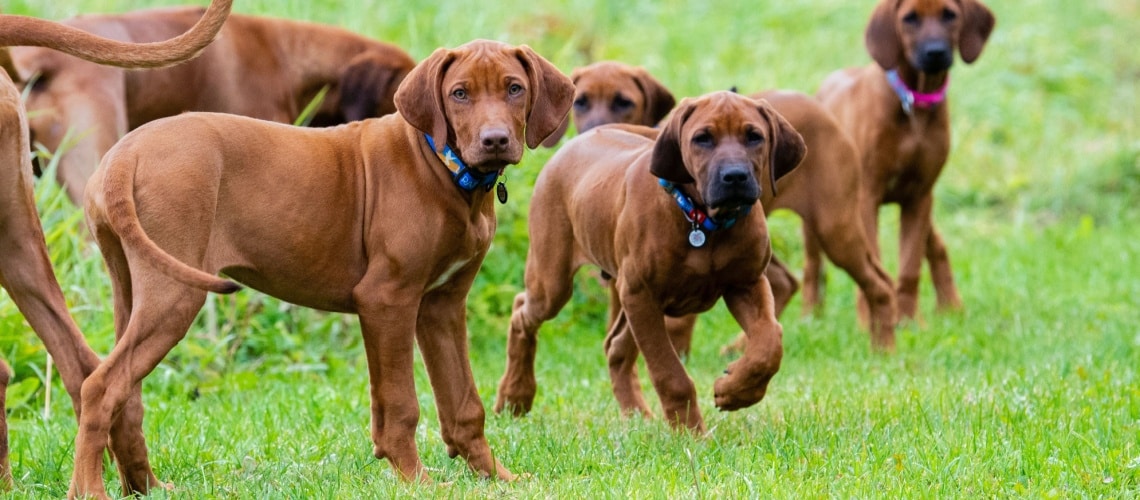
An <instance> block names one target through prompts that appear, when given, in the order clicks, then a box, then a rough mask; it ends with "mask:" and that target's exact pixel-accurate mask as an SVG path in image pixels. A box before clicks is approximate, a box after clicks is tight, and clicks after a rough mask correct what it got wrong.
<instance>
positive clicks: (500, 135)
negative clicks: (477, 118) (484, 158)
mask: <svg viewBox="0 0 1140 500" xmlns="http://www.w3.org/2000/svg"><path fill="white" fill-rule="evenodd" d="M479 143H480V145H482V146H483V151H484V152H485V153H488V154H500V153H505V152H506V151H507V149H508V148H510V145H511V134H510V132H508V131H507V129H505V128H499V127H493V128H486V129H483V130H481V131H480V132H479Z"/></svg>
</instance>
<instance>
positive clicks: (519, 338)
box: [495, 92, 804, 432]
mask: <svg viewBox="0 0 1140 500" xmlns="http://www.w3.org/2000/svg"><path fill="white" fill-rule="evenodd" d="M654 136H656V134H654V133H653V131H652V130H649V129H645V130H642V131H637V130H632V131H631V128H630V127H628V126H622V127H618V126H611V127H600V128H598V129H596V130H594V131H591V132H589V133H586V134H583V135H580V136H578V137H577V138H575V139H574V140H572V141H570V142H569V143H567V144H566V145H565V146H563V147H562V149H560V150H559V151H558V153H556V154H555V155H554V157H553V158H551V160H550V162H548V163H547V164H546V166H545V167H544V168H543V170H542V173H541V174H540V175H539V178H538V180H537V181H536V182H535V191H534V197H533V198H532V200H531V206H530V222H529V228H530V249H529V250H528V252H527V260H526V291H524V292H523V293H521V294H519V295H518V296H517V297H515V304H514V311H513V312H512V314H511V326H510V331H509V333H508V345H507V356H508V359H507V370H506V373H504V374H503V378H502V380H501V381H500V382H499V394H498V397H497V399H496V402H495V411H502V410H505V409H509V410H510V411H513V412H514V413H515V414H522V413H525V412H527V411H529V410H530V408H531V405H532V403H533V402H534V395H535V387H536V382H535V378H534V356H535V349H536V342H537V335H538V328H539V327H540V326H541V325H542V323H543V322H545V321H546V320H549V319H550V318H553V317H554V316H555V315H556V314H558V311H559V310H560V309H561V308H562V307H563V306H564V305H565V304H566V302H567V301H568V300H569V299H570V294H571V292H572V290H573V286H572V284H573V282H572V278H573V275H574V272H575V271H577V269H578V268H579V267H581V266H582V265H585V264H593V265H595V266H598V267H599V268H601V269H602V271H604V272H605V273H607V274H609V275H610V276H612V277H613V279H612V283H611V287H612V289H613V291H614V294H613V296H614V299H615V304H614V307H615V309H616V310H618V311H619V313H618V314H617V318H616V320H615V321H614V322H613V326H612V327H611V329H610V332H609V334H608V335H607V338H606V346H607V355H608V356H609V363H610V367H611V375H613V374H617V373H620V374H622V375H623V376H622V377H615V378H613V384H614V394H615V396H617V398H618V401H619V403H620V404H621V407H622V409H623V410H624V411H640V412H642V413H643V414H646V415H649V414H651V412H650V410H649V407H648V405H647V404H646V403H645V400H644V399H643V398H642V396H641V391H640V385H639V383H638V381H637V377H636V373H635V372H634V371H633V370H632V368H631V367H630V366H629V365H630V364H632V363H633V362H634V361H635V360H636V355H637V348H640V350H641V352H643V353H644V355H645V362H646V365H647V366H648V368H649V373H650V377H651V378H652V380H653V386H654V388H656V389H657V393H658V395H659V396H660V399H661V405H662V406H663V409H664V412H665V418H667V419H668V420H669V422H670V423H671V424H673V425H674V426H676V427H688V428H690V429H692V430H694V431H698V432H701V431H703V430H704V420H703V419H702V418H701V412H700V409H699V408H698V404H697V398H696V389H695V387H694V386H693V381H692V379H690V378H689V376H688V374H687V373H686V372H685V367H684V366H683V365H682V364H681V360H680V358H679V357H678V355H677V351H676V350H675V349H674V348H673V345H672V343H671V342H670V339H669V336H668V334H667V333H666V330H665V321H664V318H665V316H666V315H670V316H683V315H688V314H694V313H699V312H702V311H706V310H708V309H709V308H711V307H712V306H713V304H715V303H716V302H717V300H719V299H720V298H721V297H723V298H724V301H725V303H726V304H727V305H728V309H729V311H731V312H732V315H733V317H735V318H736V321H737V322H738V323H739V324H740V326H741V327H742V328H743V329H744V332H745V334H747V335H748V342H747V347H746V349H745V351H744V356H743V357H742V358H741V359H739V360H737V361H735V362H733V363H732V364H730V365H729V367H728V370H727V371H726V375H725V376H724V377H721V378H720V379H719V380H717V382H716V384H715V386H714V393H715V398H716V405H717V406H718V407H719V408H721V409H724V410H735V409H739V408H743V407H746V406H749V405H752V404H754V403H756V402H758V401H760V400H761V399H762V398H763V397H764V394H765V392H766V391H767V387H768V382H769V381H770V380H771V378H772V376H773V375H775V374H776V371H777V370H779V368H780V360H781V358H782V356H783V347H782V346H783V344H782V340H781V337H782V329H781V328H780V324H779V323H778V322H777V321H776V315H775V307H774V303H773V300H772V291H771V289H770V287H769V284H768V280H767V278H765V277H764V268H765V267H766V266H767V265H768V260H769V258H770V256H771V247H770V246H769V242H768V231H767V226H766V225H765V221H764V216H763V212H762V211H761V210H756V211H755V212H756V213H753V214H749V211H751V210H752V208H753V206H754V205H755V204H756V203H757V201H758V200H759V199H760V196H761V191H762V190H763V191H769V190H771V189H773V186H774V184H775V182H776V180H777V179H779V178H780V177H782V176H784V175H785V174H787V173H788V172H790V171H791V170H792V169H793V168H795V167H796V165H798V164H799V163H800V160H801V159H803V155H804V143H803V139H802V138H801V137H800V135H799V134H798V133H796V131H795V130H794V129H793V128H792V127H791V126H790V125H789V124H788V122H787V121H785V120H784V119H783V118H781V117H780V115H779V114H778V113H776V112H775V111H774V110H773V109H772V107H771V106H769V105H768V103H767V102H765V101H762V100H754V99H750V98H747V97H744V96H741V95H739V94H734V93H731V92H717V93H713V94H709V95H706V96H703V97H700V98H696V99H686V100H684V101H682V102H681V104H680V106H678V109H677V111H676V112H674V113H673V115H672V118H671V119H670V120H669V121H668V122H666V124H665V126H664V129H663V130H662V131H661V133H660V135H659V136H658V137H656V140H654V139H652V138H651V137H654ZM635 340H636V347H632V346H633V344H634V341H635ZM630 353H632V356H631V355H630Z"/></svg>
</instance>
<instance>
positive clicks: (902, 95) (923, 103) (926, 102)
mask: <svg viewBox="0 0 1140 500" xmlns="http://www.w3.org/2000/svg"><path fill="white" fill-rule="evenodd" d="M887 83H889V84H890V85H891V88H892V89H894V91H895V93H896V94H898V96H899V101H900V102H902V107H903V111H906V114H908V115H909V114H911V113H913V112H914V108H924V109H925V108H933V107H934V106H936V105H938V104H941V103H942V101H945V100H946V88H947V87H949V86H950V75H946V82H945V83H943V84H942V88H940V89H938V90H936V91H934V92H931V93H928V94H924V93H922V92H915V91H914V90H912V89H911V88H910V87H908V86H907V85H906V82H904V81H902V78H900V77H899V72H898V70H896V69H892V70H890V71H887Z"/></svg>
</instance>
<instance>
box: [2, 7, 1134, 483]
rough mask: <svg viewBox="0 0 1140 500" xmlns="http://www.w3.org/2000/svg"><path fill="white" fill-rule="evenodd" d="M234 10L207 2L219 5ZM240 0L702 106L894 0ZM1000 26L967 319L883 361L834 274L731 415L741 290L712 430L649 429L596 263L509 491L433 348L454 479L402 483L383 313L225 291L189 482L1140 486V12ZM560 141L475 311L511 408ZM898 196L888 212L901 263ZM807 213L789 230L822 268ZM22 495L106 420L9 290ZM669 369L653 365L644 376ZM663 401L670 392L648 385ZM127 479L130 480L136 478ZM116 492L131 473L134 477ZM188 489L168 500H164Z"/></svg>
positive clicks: (766, 82) (518, 450)
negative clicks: (627, 413)
mask: <svg viewBox="0 0 1140 500" xmlns="http://www.w3.org/2000/svg"><path fill="white" fill-rule="evenodd" d="M175 3H176V2H169V1H147V0H138V1H111V0H58V1H55V2H50V3H48V2H28V1H26V0H13V1H10V2H8V3H7V4H6V5H5V6H4V11H5V12H6V13H17V14H28V15H35V16H40V17H45V18H51V19H60V18H63V17H67V16H70V15H74V14H77V13H81V12H114V11H123V10H129V9H134V8H142V7H146V6H150V5H160V4H161V5H171V4H175ZM198 3H204V2H198ZM236 4H237V5H236V7H235V11H237V12H242V13H250V14H266V15H274V16H282V17H290V18H296V19H306V20H312V21H319V22H327V23H332V24H337V25H340V26H343V27H345V28H348V29H351V30H353V31H357V32H360V33H363V34H366V35H369V36H374V37H376V38H379V39H382V40H387V41H391V42H394V43H396V44H398V45H400V46H402V47H404V48H405V49H406V50H407V51H408V52H409V53H411V54H412V55H413V57H415V58H417V59H420V58H423V57H425V56H427V55H428V54H429V53H430V52H431V50H433V49H434V48H436V47H439V46H456V45H459V44H462V43H464V42H466V41H468V40H470V39H472V38H492V39H499V40H503V41H507V42H510V43H519V44H521V43H526V44H529V45H531V46H532V47H534V48H535V49H536V50H537V51H538V52H539V53H541V54H543V55H544V56H546V57H547V58H548V59H550V60H551V61H553V62H554V63H555V64H556V65H558V66H559V67H560V68H561V69H562V70H563V71H565V72H567V73H569V72H570V71H571V70H572V69H573V68H574V67H576V66H579V65H583V64H586V63H587V62H589V61H592V60H599V59H617V60H621V61H625V62H628V63H633V64H637V65H641V66H644V67H646V68H647V69H648V70H649V71H650V72H651V73H653V74H654V75H656V76H657V77H658V78H659V79H660V80H661V81H662V82H664V83H665V84H666V85H668V86H669V87H670V88H671V89H672V90H673V92H674V93H675V94H676V95H678V96H687V95H697V94H700V93H704V92H707V91H711V90H717V89H726V88H729V87H731V86H736V87H738V88H739V89H740V90H741V91H746V92H751V91H755V90H761V89H765V88H772V87H781V88H789V89H796V90H801V91H804V92H809V93H810V92H814V90H815V88H816V86H817V84H818V83H819V82H820V81H821V80H822V79H823V78H824V77H825V76H826V75H827V74H828V73H829V72H830V71H832V70H834V69H837V68H840V67H843V66H851V65H860V64H866V63H867V62H869V57H868V56H867V55H866V52H865V50H864V49H863V46H862V30H863V26H864V24H865V22H866V19H867V16H868V14H869V12H870V10H871V8H872V5H873V3H872V2H871V1H866V0H865V1H862V2H850V1H841V0H802V1H799V2H769V3H762V4H755V3H754V4H744V3H741V2H705V3H698V2H677V1H664V2H650V1H646V0H632V1H625V2H615V1H606V0H578V1H575V0H554V1H550V2H524V1H519V0H501V1H499V2H478V3H477V2H472V1H468V0H463V1H455V2H434V1H421V2H407V3H395V2H377V1H374V0H362V1H358V2H333V1H329V0H314V1H309V2H303V1H292V0H248V1H247V0H238V1H237V2H236ZM990 6H991V8H992V9H993V10H994V12H995V14H996V16H997V19H998V26H997V30H996V31H995V33H994V35H993V37H992V38H991V39H990V43H989V45H988V46H987V48H986V50H985V52H983V54H982V57H981V58H980V59H979V60H978V61H977V63H975V64H974V65H972V66H966V65H963V64H961V63H960V62H959V63H958V66H956V67H955V70H954V79H953V83H952V85H951V87H950V98H951V100H952V101H953V104H952V105H953V112H952V117H953V127H954V148H953V152H952V154H951V158H950V162H949V165H948V166H947V167H946V169H945V171H944V173H943V177H942V179H941V180H940V183H939V185H938V187H937V190H936V196H937V203H936V209H935V220H936V223H937V224H938V226H939V228H940V230H941V231H942V233H943V235H944V237H945V239H946V241H947V244H948V245H949V250H950V254H951V259H952V262H953V264H954V266H955V272H956V278H957V281H958V284H959V287H960V291H961V293H962V297H963V300H964V302H965V310H964V311H962V312H958V313H952V314H939V313H936V312H935V311H934V310H933V302H934V300H933V293H932V290H931V289H930V286H929V281H928V280H926V279H925V277H924V281H923V290H922V292H923V294H922V302H921V313H922V320H921V321H918V322H911V323H905V324H903V325H902V326H901V327H900V329H899V332H898V335H899V346H898V351H897V353H895V354H893V355H882V354H875V353H873V352H871V350H870V346H869V339H868V337H867V334H866V332H864V331H861V330H859V329H858V328H857V327H856V326H855V314H854V285H853V283H852V282H851V280H850V279H849V278H848V277H847V276H846V275H845V274H843V273H842V272H841V271H839V270H838V269H836V268H831V269H829V272H828V278H829V279H828V281H827V288H826V297H827V307H826V309H825V310H824V311H823V312H822V313H821V314H818V315H811V316H801V315H800V314H799V309H800V302H799V300H798V299H796V300H794V301H793V303H792V304H791V306H790V307H789V309H788V311H787V312H786V313H785V315H784V316H783V317H782V318H781V320H782V324H783V326H784V346H785V356H784V363H783V366H782V368H781V371H780V373H779V374H778V375H777V376H776V378H775V379H774V380H773V381H772V385H771V386H770V389H769V393H768V396H767V398H765V399H764V400H763V401H762V402H761V403H759V404H758V405H756V406H754V407H752V408H748V409H745V410H741V411H738V412H733V413H720V412H717V411H716V409H715V407H713V404H712V383H713V380H714V379H715V378H716V377H717V376H718V375H719V374H720V373H721V371H722V370H723V368H724V366H725V365H726V364H727V362H728V361H730V359H728V358H725V357H722V356H721V355H720V354H719V348H720V346H721V345H722V344H724V343H726V342H727V341H729V340H730V339H731V338H732V337H733V336H734V335H735V334H736V332H737V331H738V329H737V327H736V325H735V324H734V323H733V321H732V319H731V318H730V316H729V315H728V314H727V312H726V311H725V310H724V308H723V306H718V307H717V308H716V309H714V310H713V311H712V312H711V313H709V314H707V315H705V316H703V317H702V319H701V322H700V323H699V324H698V330H697V334H696V337H695V339H694V350H693V353H692V355H691V356H690V357H689V358H688V359H687V361H686V366H687V368H688V370H689V373H690V374H691V375H692V377H693V379H694V381H695V382H696V384H697V389H698V393H699V396H700V398H701V404H702V408H701V409H702V411H703V412H704V413H705V416H706V420H707V424H708V427H709V432H708V434H707V436H703V437H694V436H691V435H689V434H686V433H676V432H672V431H670V430H669V429H668V427H667V426H666V425H665V424H664V423H662V422H661V421H660V420H659V419H657V420H647V419H641V418H623V417H621V416H620V415H619V412H618V409H617V405H616V404H615V402H614V400H613V397H612V396H611V394H610V388H609V381H608V376H607V371H606V366H605V360H604V357H603V355H602V348H601V342H602V338H603V336H604V332H603V329H604V321H605V313H606V311H605V308H606V293H605V292H604V290H602V289H601V288H600V287H599V286H598V285H597V283H596V282H595V280H593V279H592V278H591V277H589V276H587V275H586V273H582V275H581V276H580V277H579V278H580V279H579V280H578V282H577V287H576V294H575V297H574V299H573V300H572V301H571V304H570V305H569V306H568V307H567V308H566V309H565V310H564V311H563V312H562V314H561V315H560V316H559V317H558V318H557V319H555V320H554V321H551V322H549V323H547V324H546V325H545V326H544V328H543V329H542V334H541V340H540V347H539V355H538V359H537V368H536V369H537V376H538V382H539V391H538V397H537V399H536V401H535V407H534V411H533V412H531V414H530V415H528V416H527V417H524V418H521V419H515V418H511V417H506V416H498V415H493V414H491V415H489V417H488V420H487V434H488V438H489V440H490V441H491V446H492V449H493V450H494V451H495V453H496V455H497V456H498V457H499V458H500V459H501V460H502V461H503V462H504V463H505V464H506V465H507V467H509V468H510V469H511V470H512V471H514V472H516V473H525V474H526V476H525V477H524V479H522V480H520V481H518V482H515V483H511V484H503V483H496V482H487V481H481V480H478V479H476V478H475V477H474V475H473V474H471V473H470V472H468V471H467V469H466V465H465V464H464V463H463V462H462V461H459V460H452V459H449V458H448V457H447V455H446V452H445V450H444V446H443V443H442V440H441V439H440V437H439V424H438V421H437V419H436V414H435V405H434V401H433V399H432V395H431V392H430V385H429V384H428V382H427V377H426V374H425V373H424V372H423V370H422V364H419V363H417V388H418V391H417V394H418V395H419V398H420V402H421V411H422V416H421V420H420V425H419V428H418V432H417V438H418V439H417V441H418V445H419V448H420V452H421V455H422V456H423V459H424V462H425V464H426V465H427V466H428V467H429V468H430V469H431V472H432V475H433V476H434V477H435V478H436V479H437V480H439V481H445V482H447V483H446V484H445V485H440V486H409V485H404V484H401V483H400V482H399V481H398V480H397V479H396V476H395V475H394V473H393V472H392V470H391V468H390V466H389V465H388V464H387V463H386V462H383V461H378V460H376V459H375V458H373V457H372V455H371V450H372V445H371V442H370V440H369V436H368V428H369V427H368V425H369V409H368V407H369V402H368V395H367V384H368V381H367V372H366V367H365V361H364V353H363V349H362V346H361V342H360V338H359V330H358V326H357V324H356V321H355V320H354V319H353V318H351V317H347V316H342V315H334V314H324V313H319V312H314V311H311V310H306V309H302V308H298V307H294V306H290V305H287V304H283V303H281V302H279V301H276V300H274V299H271V298H268V297H266V296H264V295H259V294H257V293H255V292H252V291H243V292H240V293H238V294H237V295H235V296H232V297H218V298H217V299H216V300H215V302H216V305H217V308H216V309H217V314H216V316H214V317H207V316H206V315H203V316H202V317H200V318H199V321H198V322H197V323H196V325H195V327H194V328H193V329H192V330H191V332H190V334H189V336H188V338H187V340H185V341H184V342H183V343H182V344H180V345H179V346H178V347H177V348H175V350H174V351H173V352H172V354H171V355H170V356H169V357H168V358H167V359H166V360H165V361H164V362H163V363H162V364H161V365H160V366H159V368H158V369H157V370H155V372H154V373H153V374H152V375H151V376H150V377H149V378H148V379H147V380H146V384H145V388H144V398H145V402H146V407H147V417H146V422H145V427H146V434H147V436H148V439H149V441H148V443H149V446H150V450H151V459H152V463H153V464H154V467H155V469H156V471H157V473H158V475H159V477H160V478H162V479H164V480H167V481H171V482H173V483H174V484H175V485H176V487H177V488H176V490H174V492H173V494H169V496H174V497H192V498H198V497H212V498H265V497H272V498H390V497H393V496H396V495H400V496H404V495H424V496H447V497H462V498H468V497H488V496H498V497H560V498H561V497H581V498H609V497H621V498H625V497H638V498H640V497H670V498H672V497H708V498H721V497H752V498H757V497H760V498H768V497H778V498H802V497H841V498H852V497H858V498H865V497H875V498H880V497H882V498H927V497H935V498H944V497H1029V498H1041V497H1046V498H1048V497H1057V498H1083V497H1108V498H1122V497H1123V498H1136V497H1140V373H1138V372H1140V326H1138V325H1140V298H1138V297H1140V238H1138V235H1140V231H1137V230H1136V227H1137V225H1138V224H1140V208H1138V205H1140V130H1138V127H1140V105H1138V103H1140V51H1137V50H1136V47H1135V37H1136V35H1137V34H1140V4H1137V3H1136V2H1134V1H1131V0H1091V1H1087V2H1071V1H1064V0H1042V1H1039V2H1000V3H999V2H996V0H995V1H994V2H993V3H991V5H990ZM550 155H551V151H550V150H538V151H533V152H529V153H528V154H527V155H526V157H525V158H524V160H523V162H522V164H520V165H518V166H515V167H511V168H510V169H509V170H508V181H507V182H508V185H509V186H510V190H511V200H510V202H509V203H508V204H507V205H505V206H500V207H499V209H498V210H499V212H498V213H499V223H500V225H499V232H498V234H497V236H496V240H495V243H494V246H493V248H492V250H491V252H490V256H489V257H488V259H487V261H486V262H485V264H484V267H483V270H482V272H481V274H480V277H479V279H478V281H477V282H476V284H475V287H474V288H473V289H472V292H471V296H470V300H469V317H470V321H469V329H470V332H471V340H470V342H471V357H472V360H471V361H472V365H473V368H474V371H475V379H476V383H477V384H478V387H479V392H480V395H481V396H482V397H483V400H484V403H485V405H486V406H487V408H488V409H489V408H490V403H491V402H492V401H493V399H494V397H495V390H496V385H497V382H498V379H499V376H500V375H501V374H502V371H503V368H504V366H505V349H504V347H505V343H506V339H505V332H506V324H507V320H508V316H509V313H510V311H509V309H510V301H511V299H512V297H513V296H514V295H515V294H516V293H517V292H518V291H520V289H521V283H522V275H523V272H522V264H523V261H524V259H525V254H526V248H527V243H526V207H527V206H528V204H529V202H530V195H529V187H530V186H531V185H532V184H533V181H534V178H535V176H536V175H537V173H538V171H539V169H540V168H541V166H542V164H543V163H544V162H545V160H546V159H548V158H549V157H550ZM37 189H38V192H37V200H38V202H39V204H40V209H41V213H42V215H43V220H44V224H45V229H46V232H47V236H48V240H49V241H48V243H49V247H50V249H51V251H52V259H53V262H54V263H55V265H56V270H57V273H58V274H59V278H60V281H61V283H62V284H63V286H64V291H65V294H66V295H67V298H68V300H69V302H70V304H71V306H72V311H73V314H75V316H76V318H77V321H78V322H79V325H80V327H81V328H82V329H83V331H84V332H85V334H86V335H87V336H88V339H89V340H90V342H91V343H92V345H93V346H94V347H95V349H96V351H97V352H100V353H106V352H107V351H108V350H109V349H110V346H111V344H112V341H113V331H112V317H111V312H110V290H109V286H108V283H107V278H106V273H105V271H104V270H103V267H102V262H101V260H100V258H99V255H98V251H97V249H96V248H95V247H94V245H93V243H92V242H91V241H90V239H89V238H88V237H87V236H86V234H85V229H83V224H82V213H81V211H80V210H78V209H76V208H75V207H73V206H71V205H70V204H69V202H68V201H67V199H66V196H64V195H63V193H62V192H61V191H60V190H59V189H58V188H57V187H56V186H55V185H54V184H52V183H49V182H41V183H40V184H39V186H38V188H37ZM896 215H897V210H896V209H894V208H893V207H887V208H885V209H884V217H883V221H884V222H883V230H882V233H883V247H884V248H885V249H887V251H886V253H885V255H884V261H885V262H886V263H887V266H888V269H891V270H893V269H895V267H896V263H897V258H896V253H897V251H896V249H897V216H896ZM798 224H799V221H798V219H797V218H796V217H795V216H794V215H791V214H789V213H777V214H774V216H773V217H772V219H771V222H770V225H771V227H772V231H773V233H774V246H775V250H776V252H777V254H778V255H780V256H781V257H782V258H784V259H785V260H786V261H787V262H789V264H790V265H791V266H792V268H793V269H798V268H799V267H800V266H801V264H802V257H801V251H802V246H801V242H800V240H799V236H798V235H799V231H798ZM0 351H2V354H3V356H4V358H5V359H7V360H8V361H9V362H10V363H11V364H12V365H13V368H14V370H15V372H16V377H15V382H14V384H13V386H12V387H11V388H10V389H9V393H8V397H9V405H10V407H9V417H10V419H11V436H12V467H13V471H14V475H15V482H16V489H15V490H14V491H13V493H12V495H13V496H15V497H19V498H24V497H29V498H41V497H42V498H59V497H61V496H63V495H64V494H65V493H66V490H67V485H68V481H69V479H70V475H71V463H72V459H73V447H74V444H73V443H74V437H75V432H76V426H75V422H74V418H73V414H72V410H71V407H70V402H69V399H68V398H67V396H66V393H65V392H64V391H63V389H62V386H61V384H59V383H58V377H55V378H54V379H53V380H52V382H51V384H50V385H47V386H45V382H46V373H47V372H46V370H45V365H46V358H45V355H44V351H43V347H42V344H40V343H39V341H38V340H36V339H35V336H34V335H33V334H32V332H31V331H30V330H29V329H28V327H27V326H26V324H25V323H24V322H23V319H22V317H21V316H20V315H19V313H18V312H17V311H16V309H15V307H14V306H13V305H12V303H11V302H10V301H9V300H8V298H7V296H6V295H4V294H0ZM642 373H644V369H642ZM644 388H645V390H646V391H647V396H649V400H650V404H651V406H653V407H654V408H659V406H657V405H656V398H655V396H654V394H653V391H652V388H651V387H649V385H648V382H645V384H644ZM110 470H112V471H113V470H114V468H113V467H111V468H110ZM107 477H108V489H109V491H111V492H115V491H118V482H117V481H118V480H117V477H115V475H114V474H113V473H109V474H108V476H107ZM167 495H168V494H167V493H165V492H157V493H155V494H154V495H153V496H154V497H156V498H162V497H164V496H167Z"/></svg>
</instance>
